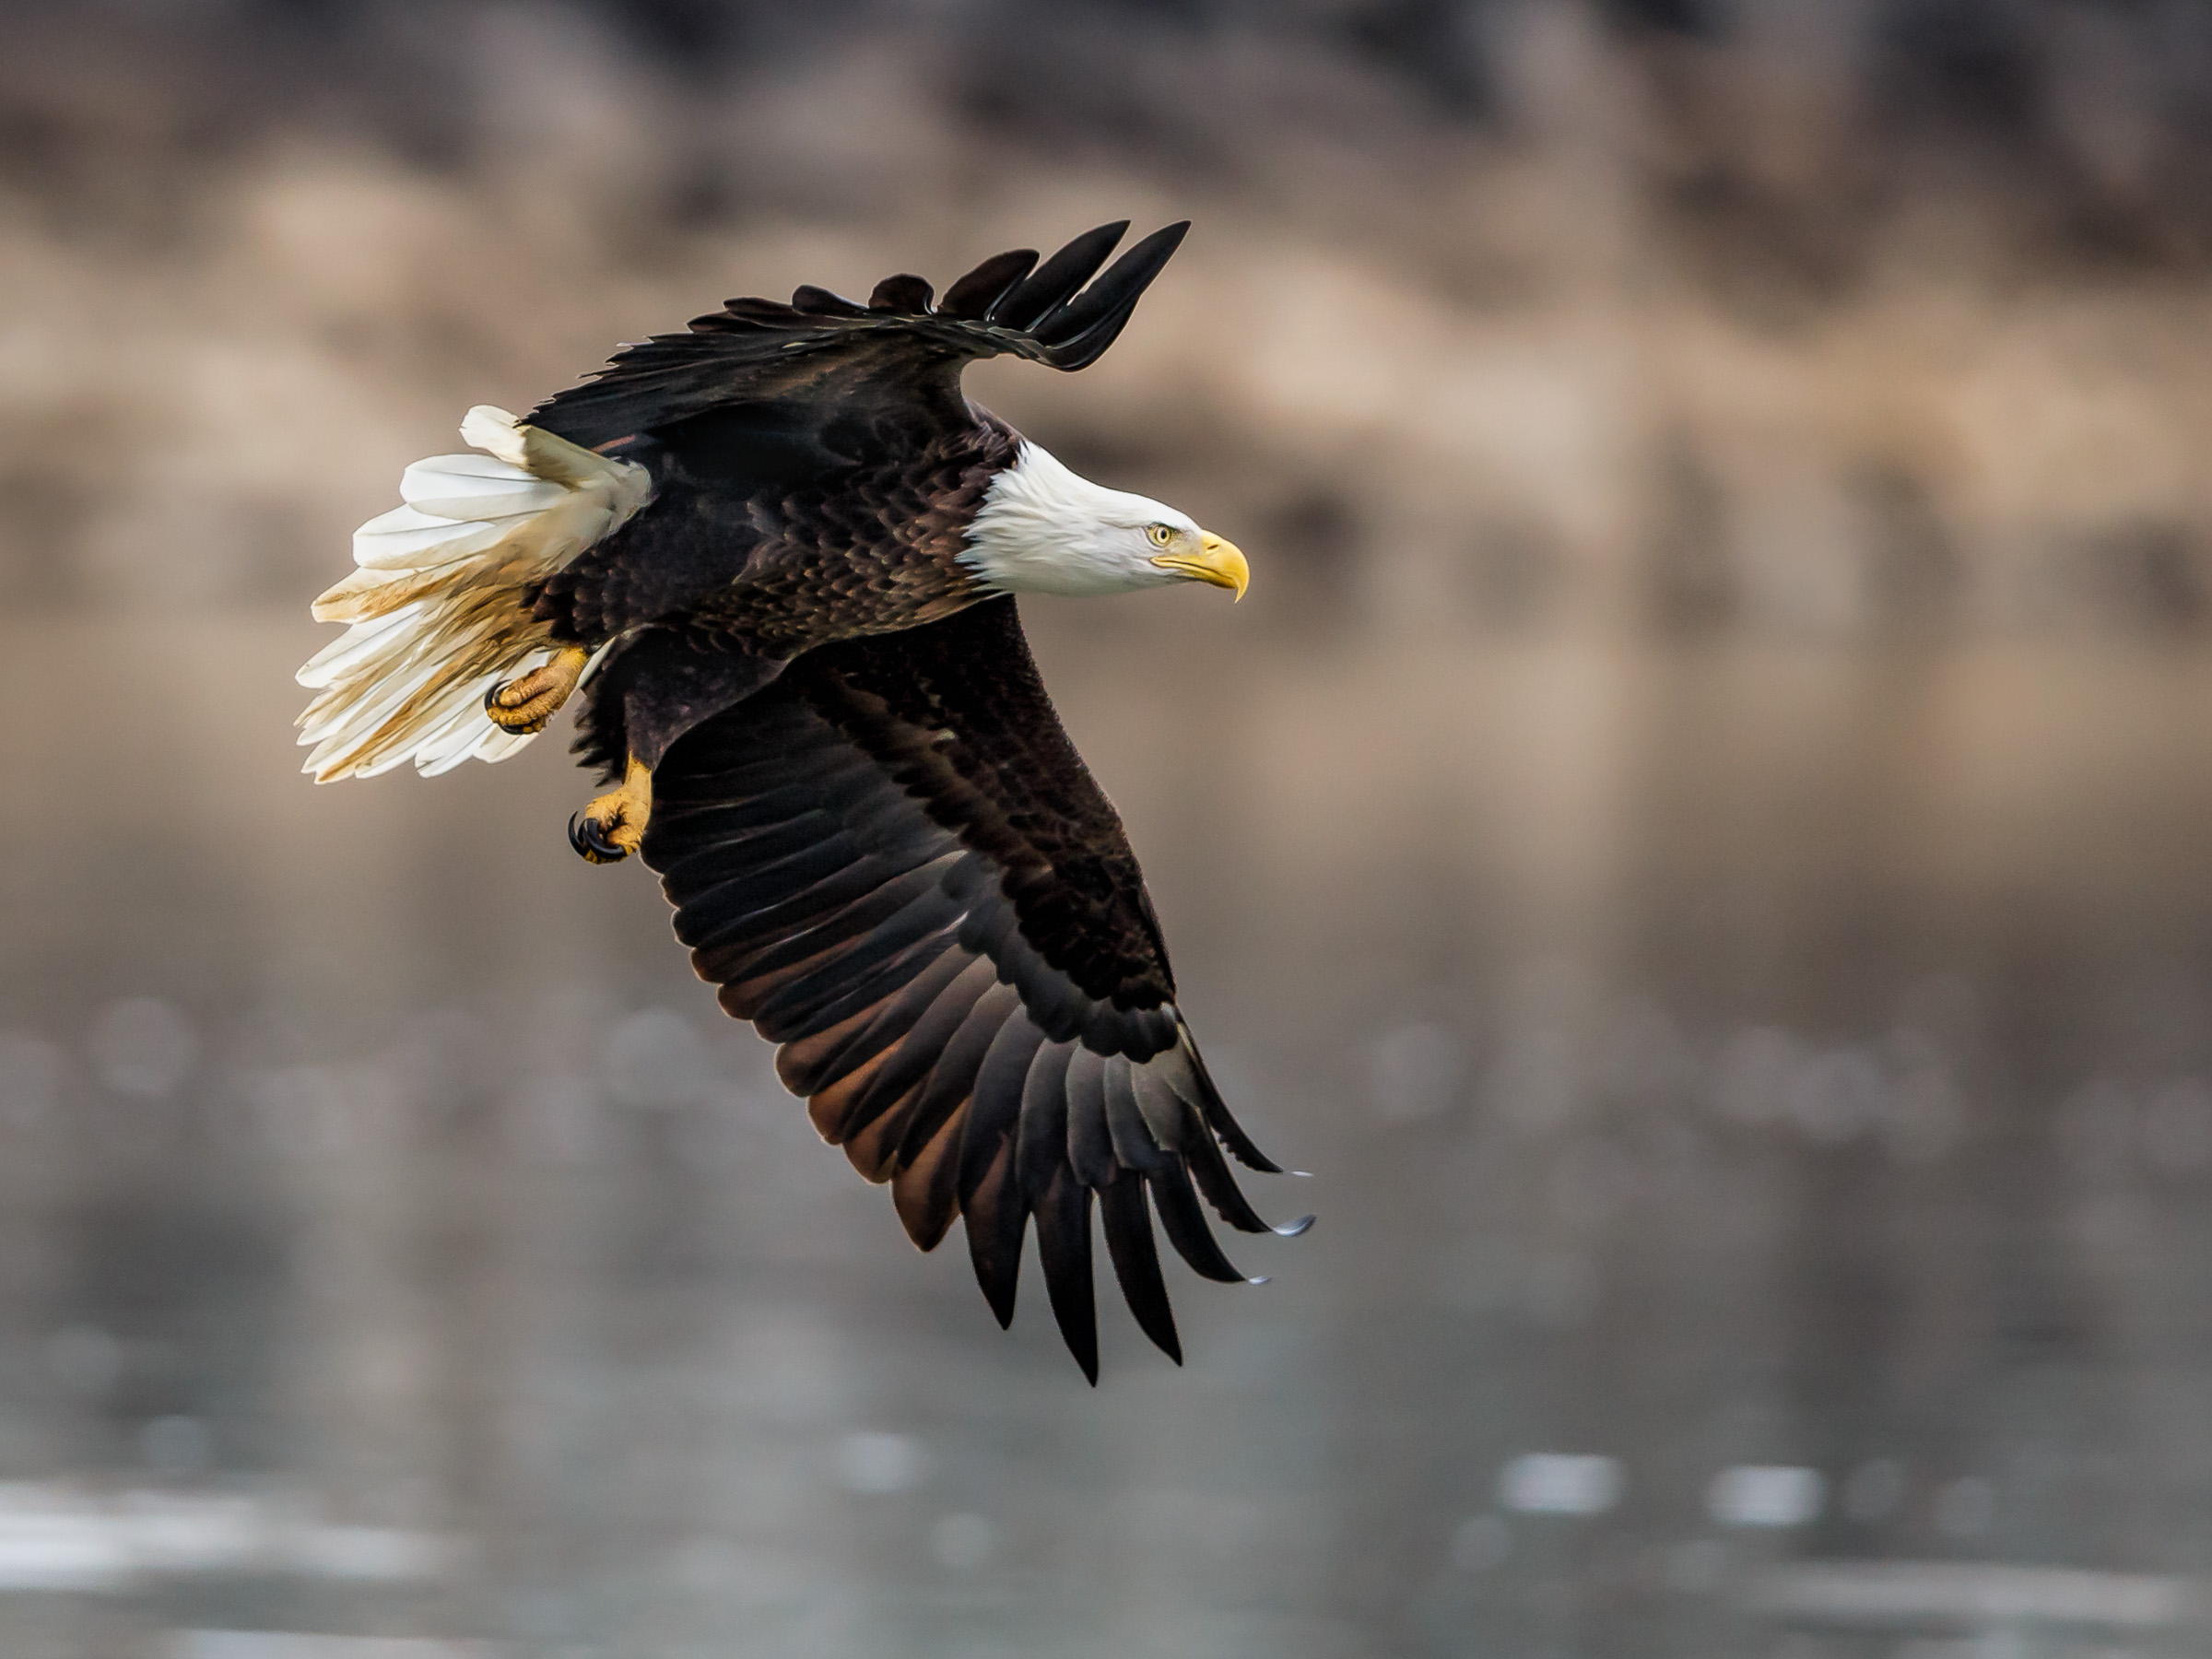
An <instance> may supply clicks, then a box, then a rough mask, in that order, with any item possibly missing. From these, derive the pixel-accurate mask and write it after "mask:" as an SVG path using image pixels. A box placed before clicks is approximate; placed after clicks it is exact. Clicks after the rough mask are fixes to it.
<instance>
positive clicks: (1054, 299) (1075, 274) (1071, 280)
mask: <svg viewBox="0 0 2212 1659" xmlns="http://www.w3.org/2000/svg"><path fill="white" fill-rule="evenodd" d="M1128 229H1129V221H1128V220H1127V219H1116V220H1114V222H1113V223H1112V224H1111V225H1100V227H1099V228H1098V229H1095V230H1086V231H1085V232H1084V233H1083V234H1082V235H1080V236H1078V237H1077V238H1076V239H1075V241H1071V242H1069V243H1068V244H1067V246H1065V248H1062V249H1061V250H1060V251H1059V252H1058V253H1055V254H1053V256H1052V257H1051V258H1050V259H1048V260H1046V261H1045V262H1044V263H1043V264H1042V265H1040V266H1038V267H1037V269H1036V270H1035V271H1033V272H1031V273H1030V275H1029V276H1028V277H1024V278H1023V279H1022V280H1021V282H1020V283H1019V284H1018V286H1017V287H1016V288H1014V290H1013V291H1012V292H1011V293H1009V294H1007V295H1006V297H1005V298H1004V299H1002V300H1000V301H999V302H998V303H997V304H996V305H994V306H993V307H992V308H991V321H992V322H993V323H995V324H998V325H999V326H1000V327H1002V328H1030V327H1032V326H1034V325H1035V324H1036V323H1037V321H1038V320H1039V319H1040V318H1041V317H1044V316H1046V315H1048V314H1049V313H1051V312H1053V311H1056V310H1058V309H1059V308H1060V307H1061V306H1063V305H1065V304H1066V303H1067V301H1068V300H1069V299H1070V298H1072V297H1073V296H1074V294H1075V292H1076V290H1077V288H1081V287H1082V286H1083V285H1084V284H1085V283H1087V282H1088V281H1089V280H1090V278H1091V276H1092V274H1093V273H1094V272H1096V271H1097V270H1098V268H1099V267H1100V265H1104V264H1105V263H1106V255H1107V254H1109V253H1112V252H1113V249H1114V244H1115V243H1116V242H1118V241H1121V240H1122V237H1123V236H1124V234H1125V233H1126V232H1127V230H1128Z"/></svg>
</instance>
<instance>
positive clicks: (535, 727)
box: [484, 645, 592, 735]
mask: <svg viewBox="0 0 2212 1659" xmlns="http://www.w3.org/2000/svg"><path fill="white" fill-rule="evenodd" d="M591 660H592V653H590V652H588V651H586V650H584V649H583V647H582V646H581V645H564V646H563V647H561V649H560V651H559V653H556V654H555V656H554V658H553V660H552V661H551V662H549V663H547V665H545V666H544V667H542V668H533V669H532V670H531V671H530V672H529V673H527V674H525V675H524V676H523V677H522V678H520V679H511V680H502V681H500V684H498V685H496V686H494V687H493V688H491V689H490V690H489V691H487V692H486V693H485V694H484V712H485V713H487V714H488V715H490V716H491V719H492V724H494V725H497V726H498V727H500V730H502V731H507V732H513V733H515V734H516V735H522V734H524V733H527V732H542V731H544V730H545V729H546V722H547V721H548V720H551V719H552V718H553V716H554V715H555V714H557V713H559V712H560V705H561V704H562V703H565V702H567V701H568V700H569V693H570V692H571V691H573V690H575V689H576V682H577V681H578V680H579V679H580V678H582V676H583V665H585V664H586V663H588V662H590V661H591Z"/></svg>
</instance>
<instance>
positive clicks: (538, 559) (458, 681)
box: [298, 404, 652, 783]
mask: <svg viewBox="0 0 2212 1659" xmlns="http://www.w3.org/2000/svg"><path fill="white" fill-rule="evenodd" d="M461 436H462V437H463V438H465V439H466V440H467V441H469V442H470V443H472V444H474V445H476V446H477V449H479V450H483V451H485V452H487V453H484V454H470V455H436V456H432V457H431V458H430V459H429V460H427V461H418V462H416V463H415V465H412V466H410V467H408V468H407V470H406V473H405V474H404V475H402V477H401V478H400V485H399V490H400V497H401V499H402V500H404V501H405V502H406V505H405V506H403V507H396V508H394V509H393V510H392V511H391V512H387V513H384V514H382V516H381V517H378V518H373V519H371V520H370V521H369V522H368V523H367V524H363V525H362V526H361V527H360V528H359V530H357V531H356V532H354V537H353V559H354V563H355V564H357V565H358V566H359V567H360V568H359V570H357V571H355V572H354V573H353V574H352V575H350V576H348V577H347V579H346V580H345V581H343V582H339V583H338V584H337V585H336V586H335V587H334V588H332V589H331V590H330V591H329V592H328V593H326V594H324V595H323V596H322V597H321V598H320V599H318V600H316V601H315V606H314V614H315V619H316V620H317V621H321V622H344V623H347V624H348V625H349V626H348V627H347V629H346V632H345V634H344V636H343V637H342V638H339V639H337V640H334V641H331V643H330V644H328V645H327V646H325V647H324V649H323V650H321V651H319V652H317V653H315V655H314V656H313V657H312V659H310V660H309V662H308V663H307V665H305V666H304V667H302V668H301V669H300V673H299V676H298V678H299V681H300V684H301V685H303V686H306V687H309V688H312V689H313V690H314V691H316V692H317V693H318V695H317V696H316V698H315V700H313V701H312V703H310V704H309V705H308V707H307V711H306V712H305V713H303V714H301V715H300V721H299V724H300V742H301V743H302V744H304V745H308V746H311V752H310V753H309V755H308V758H307V764H306V765H305V766H304V767H303V768H301V770H302V771H309V772H312V773H313V774H314V778H315V782H318V783H327V782H331V781H332V780H333V779H336V778H356V777H359V778H371V777H374V776H375V775H376V774H377V773H379V772H382V771H391V770H392V769H393V768H394V767H395V766H399V765H401V764H403V763H405V762H406V761H408V760H412V761H413V762H414V763H415V767H416V770H417V771H420V772H421V773H422V774H423V775H424V776H425V777H434V776H436V775H437V774H438V773H440V772H442V771H452V770H453V768H454V767H456V766H458V765H460V764H461V763H462V762H463V761H464V760H466V759H469V758H470V757H471V756H472V755H473V756H475V757H476V758H477V759H481V760H504V759H506V758H507V757H508V756H509V755H512V754H513V753H514V752H515V751H516V750H517V749H519V748H521V747H523V746H524V744H526V743H528V742H529V741H530V735H528V734H523V733H511V732H506V731H503V730H501V729H500V727H499V726H498V725H496V724H493V723H492V720H491V718H490V716H489V715H488V714H487V713H486V712H484V699H485V697H486V695H487V694H488V692H489V691H490V690H491V688H493V687H494V686H496V685H498V684H499V683H500V681H502V680H507V679H512V678H514V677H516V676H518V675H522V674H525V673H527V672H529V671H530V670H531V669H533V668H535V667H537V666H539V665H541V664H544V663H546V662H547V661H549V660H551V658H552V655H553V653H554V651H555V650H556V649H557V645H556V642H555V641H554V640H553V638H552V635H551V632H550V630H549V629H548V626H547V624H546V623H544V622H541V621H539V620H538V619H537V618H535V617H533V616H532V615H531V614H530V606H529V603H528V599H527V593H528V590H529V589H530V587H531V586H532V585H533V584H534V583H536V582H543V581H544V580H545V579H546V578H547V577H548V576H550V575H551V574H553V572H554V571H558V570H559V569H560V568H561V567H562V566H564V565H566V564H567V563H568V562H569V561H570V560H571V559H574V558H575V557H576V555H577V554H579V553H581V552H582V550H583V549H584V548H586V547H590V546H591V545H592V544H593V543H594V542H596V541H598V540H599V539H600V538H602V537H603V536H605V535H607V534H608V532H610V531H612V530H613V529H614V528H615V527H616V526H617V525H618V524H621V523H622V522H623V521H624V520H625V519H627V518H629V516H630V514H632V513H633V512H636V511H637V510H638V508H639V507H640V506H641V505H642V504H643V502H644V500H645V497H646V494H647V492H648V491H649V490H650V489H651V488H652V478H651V477H650V475H648V474H647V472H646V471H645V469H644V468H643V467H641V466H639V465H635V464H633V463H631V462H628V461H612V460H608V459H606V457H604V456H601V455H595V454H594V453H592V452H591V451H589V450H587V449H581V448H579V447H577V446H576V445H575V444H573V443H571V442H569V441H567V440H566V439H563V438H557V437H555V436H554V435H553V434H552V433H550V432H547V431H545V430H543V429H539V428H536V427H532V426H524V425H520V424H518V423H517V422H516V420H515V418H514V417H513V416H512V415H510V414H508V413H507V411H506V410H504V409H495V408H493V407H491V406H489V405H488V404H479V405H478V406H477V407H475V408H473V409H471V410H470V411H469V412H468V418H467V419H465V421H463V422H462V423H461Z"/></svg>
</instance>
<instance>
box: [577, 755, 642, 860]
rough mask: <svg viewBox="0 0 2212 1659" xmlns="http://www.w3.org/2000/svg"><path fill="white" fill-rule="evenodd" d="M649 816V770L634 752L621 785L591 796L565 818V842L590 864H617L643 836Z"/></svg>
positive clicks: (632, 849)
mask: <svg viewBox="0 0 2212 1659" xmlns="http://www.w3.org/2000/svg"><path fill="white" fill-rule="evenodd" d="M652 816H653V769H652V768H651V767H650V766H647V765H646V764H645V762H644V761H642V760H641V759H638V758H637V757H636V756H635V755H632V756H630V758H629V771H627V772H626V773H625V774H624V776H623V779H622V785H621V787H620V788H618V789H610V790H608V791H607V792H606V794H603V795H597V796H594V798H593V800H592V802H591V804H590V805H589V806H585V807H584V809H583V810H582V812H580V813H578V814H577V815H576V816H575V817H573V818H571V819H569V845H570V846H571V847H573V848H575V849H576V851H577V852H578V853H582V855H583V857H584V858H585V860H586V861H587V862H589V863H592V864H619V863H620V862H621V861H622V860H623V859H625V858H628V857H629V855H630V854H631V853H635V852H636V851H637V850H638V844H639V843H640V842H641V841H643V840H644V839H645V821H646V820H647V819H648V818H651V817H652Z"/></svg>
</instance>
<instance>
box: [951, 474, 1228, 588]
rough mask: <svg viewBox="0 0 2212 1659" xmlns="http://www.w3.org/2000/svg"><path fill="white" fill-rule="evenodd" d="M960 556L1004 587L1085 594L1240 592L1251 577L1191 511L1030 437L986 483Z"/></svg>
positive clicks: (994, 584)
mask: <svg viewBox="0 0 2212 1659" xmlns="http://www.w3.org/2000/svg"><path fill="white" fill-rule="evenodd" d="M959 558H960V562H961V563H962V564H964V565H966V566H967V567H968V568H969V569H970V570H971V571H974V572H975V573H976V575H977V576H978V577H980V578H981V579H982V582H983V584H984V585H985V586H986V587H989V588H991V589H992V590H993V591H994V592H997V593H1002V594H1065V595H1068V596H1070V597H1081V596H1084V595H1088V594H1126V593H1129V592H1132V591H1133V590H1135V589H1137V588H1148V587H1165V586H1166V585H1167V584H1168V583H1170V582H1206V583H1209V584H1210V585H1212V586H1214V587H1224V588H1228V589H1229V590H1230V592H1231V593H1233V594H1236V596H1237V597H1238V598H1240V599H1241V598H1242V597H1243V596H1244V589H1245V587H1246V585H1247V584H1248V583H1249V582H1251V579H1252V573H1251V571H1250V569H1249V567H1247V566H1246V564H1245V562H1244V555H1243V554H1242V553H1241V552H1240V551H1239V550H1238V548H1237V546H1236V544H1235V543H1234V542H1228V541H1224V540H1222V539H1221V537H1219V536H1218V535H1212V534H1210V533H1209V532H1207V531H1205V530H1201V529H1200V528H1199V527H1198V525H1197V524H1195V523H1194V521H1193V520H1192V518H1191V515H1190V514H1189V513H1187V512H1177V511H1176V510H1175V509H1174V508H1172V507H1171V506H1169V505H1168V504H1167V503H1166V502H1164V501H1155V500H1152V499H1151V498H1150V497H1148V496H1140V495H1131V494H1129V493H1127V492H1126V491H1124V490H1119V489H1108V488H1105V487H1104V486H1102V485H1099V484H1093V483H1092V482H1091V481H1090V480H1089V479H1088V478H1085V477H1080V476H1078V475H1077V474H1076V473H1073V472H1071V471H1069V470H1068V469H1067V468H1066V467H1065V466H1064V465H1061V463H1060V462H1059V461H1058V460H1056V459H1055V458H1054V457H1053V454H1052V453H1051V452H1049V451H1048V450H1046V449H1045V448H1044V447H1043V446H1042V445H1041V444H1036V443H1031V442H1030V441H1028V440H1027V439H1024V440H1023V441H1022V442H1021V446H1020V448H1019V450H1018V453H1016V455H1015V459H1014V462H1013V465H1009V466H1006V467H1003V468H1001V469H1000V471H999V472H998V473H997V475H996V476H995V477H993V478H992V480H991V483H990V487H989V488H987V489H985V491H984V492H983V500H982V506H980V507H979V508H977V509H976V513H975V517H974V518H973V519H972V520H971V521H970V523H969V525H968V532H967V538H966V546H965V547H963V548H962V549H961V551H960V555H959Z"/></svg>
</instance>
